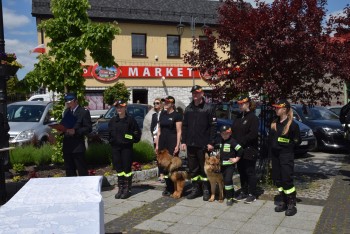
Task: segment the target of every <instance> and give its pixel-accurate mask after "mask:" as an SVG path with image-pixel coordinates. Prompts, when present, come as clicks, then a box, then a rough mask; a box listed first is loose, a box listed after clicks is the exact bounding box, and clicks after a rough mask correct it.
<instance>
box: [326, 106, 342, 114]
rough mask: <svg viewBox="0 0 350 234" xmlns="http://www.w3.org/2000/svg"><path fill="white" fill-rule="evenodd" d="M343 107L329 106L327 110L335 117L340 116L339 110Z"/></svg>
mask: <svg viewBox="0 0 350 234" xmlns="http://www.w3.org/2000/svg"><path fill="white" fill-rule="evenodd" d="M342 107H343V106H329V107H327V109H328V110H330V111H332V112H334V113H335V114H336V115H338V116H340V110H341V108H342Z"/></svg>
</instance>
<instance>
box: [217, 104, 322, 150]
mask: <svg viewBox="0 0 350 234" xmlns="http://www.w3.org/2000/svg"><path fill="white" fill-rule="evenodd" d="M238 114H239V108H238V105H237V104H235V103H228V104H218V105H216V116H217V127H218V128H217V129H218V134H219V129H220V127H221V126H222V125H231V124H232V123H233V121H234V120H235V118H236V117H237V115H238ZM255 114H256V116H258V117H259V134H260V135H261V133H262V132H264V136H265V137H264V138H265V140H267V136H268V131H269V129H270V126H265V127H264V126H263V123H262V118H261V106H258V107H257V108H256V110H255ZM272 114H274V112H273V113H272ZM294 122H296V123H297V124H298V125H299V129H300V136H301V143H300V145H299V147H298V148H297V149H296V154H298V155H303V154H306V153H307V152H309V151H311V150H313V149H314V148H315V147H316V138H315V136H314V133H313V131H312V129H311V128H310V127H308V126H307V125H305V124H304V123H302V122H301V121H297V120H294ZM233 131H234V129H233ZM260 138H261V137H260Z"/></svg>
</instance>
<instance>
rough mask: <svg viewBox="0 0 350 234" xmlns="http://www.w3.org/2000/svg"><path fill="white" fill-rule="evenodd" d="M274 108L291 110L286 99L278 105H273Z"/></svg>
mask: <svg viewBox="0 0 350 234" xmlns="http://www.w3.org/2000/svg"><path fill="white" fill-rule="evenodd" d="M272 106H273V107H275V108H290V103H289V102H288V101H287V100H285V99H281V100H279V101H278V102H277V103H276V104H273V105H272Z"/></svg>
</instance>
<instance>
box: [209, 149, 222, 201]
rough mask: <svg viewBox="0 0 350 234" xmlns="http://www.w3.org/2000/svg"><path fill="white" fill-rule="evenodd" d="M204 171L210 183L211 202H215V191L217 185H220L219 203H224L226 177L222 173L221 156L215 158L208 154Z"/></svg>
mask: <svg viewBox="0 0 350 234" xmlns="http://www.w3.org/2000/svg"><path fill="white" fill-rule="evenodd" d="M204 171H205V174H207V177H208V180H209V182H210V188H211V196H210V199H209V201H210V202H212V201H214V200H215V190H216V184H218V185H219V202H220V203H221V202H223V201H224V177H223V176H222V173H221V165H220V155H219V154H218V155H216V156H215V157H214V156H212V157H210V156H209V155H208V154H205V164H204Z"/></svg>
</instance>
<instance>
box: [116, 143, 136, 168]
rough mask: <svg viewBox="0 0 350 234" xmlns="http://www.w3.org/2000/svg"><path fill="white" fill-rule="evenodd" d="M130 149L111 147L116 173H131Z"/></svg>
mask: <svg viewBox="0 0 350 234" xmlns="http://www.w3.org/2000/svg"><path fill="white" fill-rule="evenodd" d="M132 152H133V151H132V147H130V146H128V147H112V160H113V166H114V167H115V170H116V171H117V173H121V172H124V173H126V174H128V173H130V172H131V166H132Z"/></svg>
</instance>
